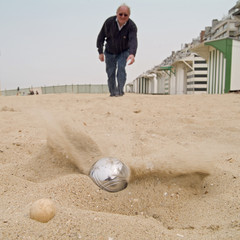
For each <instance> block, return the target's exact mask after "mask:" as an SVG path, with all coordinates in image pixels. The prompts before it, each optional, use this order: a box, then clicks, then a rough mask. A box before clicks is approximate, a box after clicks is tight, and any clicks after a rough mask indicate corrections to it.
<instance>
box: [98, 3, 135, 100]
mask: <svg viewBox="0 0 240 240" xmlns="http://www.w3.org/2000/svg"><path fill="white" fill-rule="evenodd" d="M129 16H130V8H129V7H128V6H127V5H125V4H123V5H121V6H119V7H118V9H117V14H116V16H112V17H110V18H108V19H107V20H106V21H105V22H104V24H103V27H102V29H101V31H100V33H99V34H98V38H97V48H98V53H99V59H100V61H102V62H103V61H104V60H105V62H106V72H107V75H108V88H109V92H110V96H111V97H112V96H123V94H124V91H123V89H124V85H125V83H126V77H127V74H126V70H125V67H126V64H127V63H128V65H131V64H133V63H134V61H135V55H136V52H137V26H136V25H135V23H134V22H133V21H132V20H131V19H130V18H129ZM105 41H106V45H105V46H104V43H105ZM104 47H105V49H104ZM104 55H105V56H104ZM116 72H117V82H118V86H117V87H116Z"/></svg>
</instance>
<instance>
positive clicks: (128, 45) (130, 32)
mask: <svg viewBox="0 0 240 240" xmlns="http://www.w3.org/2000/svg"><path fill="white" fill-rule="evenodd" d="M105 41H106V45H105V51H106V52H108V53H110V54H120V53H122V52H124V51H126V50H128V51H129V54H133V55H134V56H135V55H136V52H137V45H138V43H137V26H136V24H135V23H134V22H133V21H132V20H131V19H129V20H128V21H127V23H126V24H125V25H124V26H123V28H122V29H121V30H120V31H119V29H118V24H117V21H116V16H112V17H110V18H108V19H107V20H106V21H105V22H104V24H103V26H102V29H101V31H100V33H99V34H98V38H97V48H98V52H99V54H102V53H103V47H104V43H105Z"/></svg>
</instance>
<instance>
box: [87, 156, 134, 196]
mask: <svg viewBox="0 0 240 240" xmlns="http://www.w3.org/2000/svg"><path fill="white" fill-rule="evenodd" d="M89 176H90V178H91V179H92V180H93V182H94V183H95V184H96V185H97V186H98V187H100V188H101V189H103V190H106V191H108V192H119V191H121V190H123V189H125V188H126V187H127V185H128V180H129V177H130V170H129V168H128V167H127V166H126V165H125V164H124V163H123V162H121V161H120V160H118V159H116V158H101V159H99V160H98V161H97V162H95V163H94V164H93V166H92V168H91V170H90V173H89Z"/></svg>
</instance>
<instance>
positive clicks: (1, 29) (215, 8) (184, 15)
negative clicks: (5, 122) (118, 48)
mask: <svg viewBox="0 0 240 240" xmlns="http://www.w3.org/2000/svg"><path fill="white" fill-rule="evenodd" d="M236 2H237V0H199V1H196V0H195V1H194V0H182V1H179V0H168V1H166V0H165V1H163V0H126V1H119V0H115V1H113V0H0V88H1V89H2V90H5V89H16V88H17V87H18V86H19V87H20V88H25V87H41V86H52V85H65V84H106V83H107V76H106V72H105V63H102V62H100V61H99V60H98V52H97V48H96V38H97V35H98V33H99V31H100V29H101V27H102V25H103V22H104V21H105V20H106V18H108V17H110V16H112V15H115V13H116V9H117V7H118V6H119V5H120V4H122V3H126V4H128V5H129V6H130V7H131V11H132V13H131V16H130V17H131V19H132V20H133V21H134V22H135V23H136V25H137V27H138V42H139V46H138V51H137V55H136V62H135V63H134V64H133V65H131V66H128V67H127V82H131V81H132V80H134V79H135V78H136V77H137V76H139V75H140V74H142V73H143V72H145V71H147V70H149V69H151V68H152V67H154V66H155V65H158V64H160V63H161V62H162V61H163V60H164V59H165V58H167V57H168V56H169V55H171V52H172V51H177V50H180V49H181V45H182V44H184V43H190V42H191V41H192V39H193V38H196V37H198V36H199V34H200V31H201V30H204V29H205V27H206V26H211V23H212V19H219V20H220V19H222V17H223V16H225V15H227V13H228V10H229V9H230V8H232V7H233V6H234V5H235V4H236Z"/></svg>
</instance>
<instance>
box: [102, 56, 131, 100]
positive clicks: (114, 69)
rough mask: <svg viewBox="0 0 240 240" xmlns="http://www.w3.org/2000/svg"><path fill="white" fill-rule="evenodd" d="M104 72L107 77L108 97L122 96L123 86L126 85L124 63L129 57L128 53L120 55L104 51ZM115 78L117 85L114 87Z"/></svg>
mask: <svg viewBox="0 0 240 240" xmlns="http://www.w3.org/2000/svg"><path fill="white" fill-rule="evenodd" d="M104 54H105V62H106V72H107V75H108V88H109V92H110V95H112V96H115V95H123V94H124V91H123V88H124V85H125V83H126V79H127V74H126V70H125V67H126V61H127V58H128V56H129V53H128V51H124V52H122V53H120V54H117V55H115V54H110V53H107V52H106V51H105V53H104ZM116 77H117V83H118V85H117V86H116Z"/></svg>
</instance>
